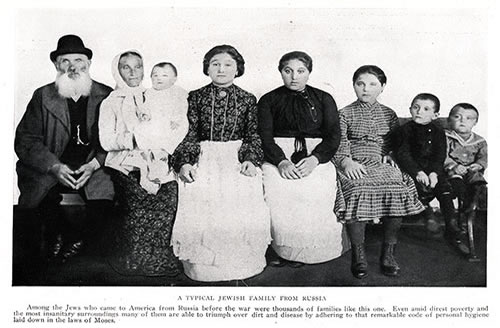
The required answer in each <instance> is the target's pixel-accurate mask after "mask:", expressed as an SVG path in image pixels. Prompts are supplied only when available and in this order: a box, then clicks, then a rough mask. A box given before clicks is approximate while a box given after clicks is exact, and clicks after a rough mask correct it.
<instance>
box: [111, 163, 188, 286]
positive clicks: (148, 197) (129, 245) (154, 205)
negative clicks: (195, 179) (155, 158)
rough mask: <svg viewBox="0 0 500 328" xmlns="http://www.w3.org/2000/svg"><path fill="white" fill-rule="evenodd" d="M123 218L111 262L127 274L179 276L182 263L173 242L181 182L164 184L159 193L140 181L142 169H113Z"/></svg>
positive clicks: (115, 239)
mask: <svg viewBox="0 0 500 328" xmlns="http://www.w3.org/2000/svg"><path fill="white" fill-rule="evenodd" d="M112 179H113V183H114V184H115V189H116V194H117V197H118V202H119V205H120V211H121V213H120V215H119V217H120V218H121V220H122V222H120V223H119V224H118V225H117V227H118V228H117V230H116V231H115V235H114V245H115V249H114V250H113V253H112V256H110V257H109V262H110V264H111V265H112V266H113V268H114V269H115V270H116V271H117V272H119V273H121V274H124V275H144V276H175V275H177V274H179V273H180V263H179V260H178V259H177V257H176V256H175V255H174V253H173V251H172V247H171V246H170V237H171V235H172V227H173V225H174V219H175V212H176V209H177V182H176V181H171V182H168V183H165V184H163V185H162V186H161V187H160V190H158V192H157V194H156V195H153V194H149V193H148V192H147V191H146V190H145V189H143V188H142V187H141V185H140V184H139V172H138V171H133V172H130V173H129V175H125V174H123V173H122V172H119V171H116V170H112Z"/></svg>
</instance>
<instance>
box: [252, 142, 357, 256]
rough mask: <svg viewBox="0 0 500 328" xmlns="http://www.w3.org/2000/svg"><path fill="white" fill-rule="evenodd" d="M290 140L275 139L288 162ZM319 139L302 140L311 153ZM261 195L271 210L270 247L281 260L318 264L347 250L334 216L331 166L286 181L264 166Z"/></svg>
mask: <svg viewBox="0 0 500 328" xmlns="http://www.w3.org/2000/svg"><path fill="white" fill-rule="evenodd" d="M294 141H295V139H294V138H275V142H276V143H277V144H278V145H279V146H280V147H281V149H283V151H284V152H285V155H286V156H287V157H288V158H290V155H291V154H292V153H293V151H294ZM319 142H321V139H306V145H307V149H308V150H309V151H311V150H313V149H314V147H315V146H316V145H317V144H318V143H319ZM262 170H263V172H264V194H265V200H266V203H267V205H268V206H269V208H270V210H271V235H272V239H273V241H272V247H273V249H274V250H275V252H276V253H277V254H278V255H279V256H280V257H282V258H284V259H287V260H290V261H297V262H303V263H310V264H312V263H321V262H326V261H329V260H332V259H334V258H337V257H339V256H340V255H342V254H343V253H344V252H345V251H347V250H348V249H349V243H348V240H347V237H346V234H345V232H344V229H343V225H342V224H341V223H340V222H339V221H338V220H337V217H336V216H335V214H334V211H333V210H334V204H335V195H336V189H337V182H336V170H335V166H334V165H333V164H332V163H331V162H327V163H324V164H320V165H318V166H317V167H316V168H315V169H314V171H313V172H312V173H311V174H310V175H309V176H307V177H305V178H302V179H298V180H288V179H284V178H282V177H281V176H280V174H279V171H278V168H277V167H276V166H274V165H272V164H269V163H264V165H263V166H262Z"/></svg>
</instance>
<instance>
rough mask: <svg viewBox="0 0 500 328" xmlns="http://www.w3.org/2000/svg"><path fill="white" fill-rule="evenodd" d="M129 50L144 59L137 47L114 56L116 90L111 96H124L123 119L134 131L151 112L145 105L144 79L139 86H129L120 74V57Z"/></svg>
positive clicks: (112, 65) (113, 66) (113, 69)
mask: <svg viewBox="0 0 500 328" xmlns="http://www.w3.org/2000/svg"><path fill="white" fill-rule="evenodd" d="M127 52H133V53H136V54H138V55H139V57H140V58H141V60H142V55H141V54H140V53H139V51H137V50H135V49H130V50H127V51H123V52H121V53H119V54H118V55H116V57H115V58H113V61H112V63H111V73H112V74H113V78H114V79H115V82H116V86H115V90H114V91H113V92H111V94H110V95H109V97H110V98H111V97H113V98H123V103H122V114H123V120H124V123H125V125H126V126H127V128H128V130H129V131H132V130H133V128H134V127H135V126H136V125H137V124H139V121H140V120H143V119H144V118H149V117H150V114H149V111H148V109H147V108H146V107H145V106H144V91H146V89H145V88H144V87H143V86H142V81H141V84H139V85H138V86H137V87H129V86H128V85H127V83H126V82H125V81H124V80H123V78H122V76H121V75H120V71H119V70H118V64H119V61H120V57H121V56H122V55H123V54H124V53H127Z"/></svg>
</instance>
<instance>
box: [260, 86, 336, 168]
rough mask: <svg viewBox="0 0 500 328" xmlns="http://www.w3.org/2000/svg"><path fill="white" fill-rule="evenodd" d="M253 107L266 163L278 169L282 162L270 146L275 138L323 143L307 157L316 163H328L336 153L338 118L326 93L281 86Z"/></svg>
mask: <svg viewBox="0 0 500 328" xmlns="http://www.w3.org/2000/svg"><path fill="white" fill-rule="evenodd" d="M257 107H258V109H259V115H258V117H259V134H260V136H261V138H262V146H263V149H264V158H265V160H266V161H267V162H269V163H272V164H274V165H278V164H279V163H280V162H281V161H282V160H284V159H286V156H285V154H284V153H283V150H282V149H281V148H280V147H279V146H278V145H277V144H276V143H275V142H274V138H275V137H286V138H294V137H295V138H321V139H323V140H322V142H321V143H319V144H318V145H317V146H316V148H314V150H313V151H312V153H311V154H312V155H314V156H316V157H317V158H318V160H319V162H320V163H326V162H328V161H329V160H331V159H332V157H333V155H334V154H335V152H336V151H337V149H338V147H339V144H340V125H339V114H338V111H337V105H336V103H335V100H334V99H333V97H332V96H330V95H329V94H328V93H326V92H324V91H322V90H319V89H316V88H313V87H311V86H306V88H305V89H304V90H303V91H301V92H297V91H293V90H290V89H288V88H287V87H285V86H281V87H279V88H277V89H274V90H273V91H271V92H269V93H267V94H265V95H264V96H262V98H261V99H260V100H259V103H258V105H257Z"/></svg>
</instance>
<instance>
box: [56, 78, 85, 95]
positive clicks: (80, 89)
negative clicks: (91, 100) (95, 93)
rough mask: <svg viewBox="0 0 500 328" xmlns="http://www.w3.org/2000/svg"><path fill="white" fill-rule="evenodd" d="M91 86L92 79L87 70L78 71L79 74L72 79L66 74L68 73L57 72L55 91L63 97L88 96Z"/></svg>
mask: <svg viewBox="0 0 500 328" xmlns="http://www.w3.org/2000/svg"><path fill="white" fill-rule="evenodd" d="M91 87H92V79H91V78H90V75H89V74H88V73H87V72H80V76H79V77H78V78H77V79H76V80H74V79H71V78H70V77H69V76H68V73H60V72H58V73H57V76H56V88H57V92H58V93H59V95H61V97H63V98H71V97H74V96H84V97H86V96H88V95H89V94H90V89H91Z"/></svg>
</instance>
